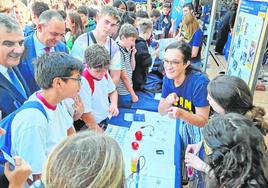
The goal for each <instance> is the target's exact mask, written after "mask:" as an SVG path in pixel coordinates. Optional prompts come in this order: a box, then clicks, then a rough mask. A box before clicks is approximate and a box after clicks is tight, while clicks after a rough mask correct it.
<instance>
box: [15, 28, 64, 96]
mask: <svg viewBox="0 0 268 188" xmlns="http://www.w3.org/2000/svg"><path fill="white" fill-rule="evenodd" d="M33 35H34V33H32V34H31V35H29V36H28V37H26V38H25V41H24V47H25V49H24V54H23V56H22V58H21V62H20V64H19V66H18V67H19V69H20V72H21V74H22V76H23V78H24V79H25V80H26V83H27V84H28V86H29V88H30V92H31V93H34V92H35V91H38V90H39V89H40V88H39V86H38V85H37V83H36V82H35V79H34V66H33V64H32V61H33V60H34V59H35V58H36V51H35V46H34V40H33ZM54 49H55V51H56V52H66V53H68V49H67V47H66V45H65V44H64V43H63V42H58V43H57V44H56V46H55V47H54Z"/></svg>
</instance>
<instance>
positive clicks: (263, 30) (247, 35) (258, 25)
mask: <svg viewBox="0 0 268 188" xmlns="http://www.w3.org/2000/svg"><path fill="white" fill-rule="evenodd" d="M267 11H268V2H267V1H257V0H241V1H240V8H239V9H238V12H237V18H236V22H235V27H234V32H233V39H232V44H231V50H230V52H229V57H228V68H227V74H228V75H233V76H237V77H240V78H242V79H243V80H244V81H245V82H246V83H247V84H248V85H249V87H250V88H251V90H252V91H253V89H254V88H255V85H256V81H257V77H258V75H257V73H258V70H259V67H260V65H261V63H262V60H263V55H262V54H263V49H264V48H265V47H266V42H267V20H268V12H267Z"/></svg>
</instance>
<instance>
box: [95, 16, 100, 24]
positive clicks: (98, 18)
mask: <svg viewBox="0 0 268 188" xmlns="http://www.w3.org/2000/svg"><path fill="white" fill-rule="evenodd" d="M100 18H101V16H100V14H97V15H96V18H95V20H96V23H98V22H99V20H100Z"/></svg>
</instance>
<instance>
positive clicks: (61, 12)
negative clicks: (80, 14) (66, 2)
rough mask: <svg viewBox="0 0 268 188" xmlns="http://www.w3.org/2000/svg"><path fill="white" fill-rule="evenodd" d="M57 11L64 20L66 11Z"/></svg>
mask: <svg viewBox="0 0 268 188" xmlns="http://www.w3.org/2000/svg"><path fill="white" fill-rule="evenodd" d="M57 12H58V13H59V14H60V15H61V17H62V18H63V19H64V20H66V18H67V13H66V12H65V11H64V10H58V11H57Z"/></svg>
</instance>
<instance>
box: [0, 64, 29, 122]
mask: <svg viewBox="0 0 268 188" xmlns="http://www.w3.org/2000/svg"><path fill="white" fill-rule="evenodd" d="M13 70H14V72H15V73H16V75H17V77H18V79H19V80H20V82H21V84H22V85H23V88H24V90H25V92H26V95H27V97H29V96H30V95H31V93H30V90H29V88H28V86H27V84H26V82H25V80H24V79H23V77H22V75H21V74H20V71H19V69H18V68H17V67H13ZM25 101H26V98H25V97H24V96H23V95H22V94H21V93H20V92H19V91H18V90H17V89H16V88H15V86H14V85H13V84H12V83H10V82H9V81H8V79H6V77H5V76H4V75H2V74H1V73H0V110H1V111H2V118H4V117H5V116H7V115H8V114H10V113H11V112H13V111H15V110H16V109H17V108H19V107H20V106H21V105H22V104H23V103H24V102H25Z"/></svg>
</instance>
